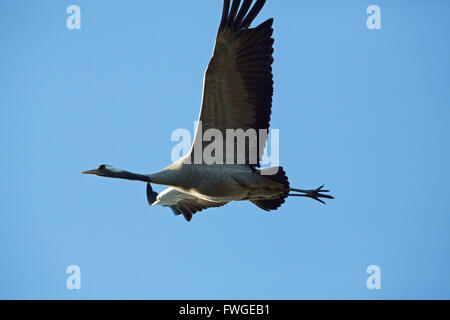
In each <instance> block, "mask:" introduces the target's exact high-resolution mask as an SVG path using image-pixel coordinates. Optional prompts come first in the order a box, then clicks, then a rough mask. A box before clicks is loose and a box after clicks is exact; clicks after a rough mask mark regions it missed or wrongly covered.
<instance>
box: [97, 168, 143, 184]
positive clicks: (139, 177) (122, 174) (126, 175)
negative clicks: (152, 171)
mask: <svg viewBox="0 0 450 320" xmlns="http://www.w3.org/2000/svg"><path fill="white" fill-rule="evenodd" d="M106 177H109V178H119V179H127V180H134V181H144V182H151V181H150V178H149V176H148V175H144V174H138V173H133V172H129V171H125V170H118V171H116V172H108V174H107V175H106Z"/></svg>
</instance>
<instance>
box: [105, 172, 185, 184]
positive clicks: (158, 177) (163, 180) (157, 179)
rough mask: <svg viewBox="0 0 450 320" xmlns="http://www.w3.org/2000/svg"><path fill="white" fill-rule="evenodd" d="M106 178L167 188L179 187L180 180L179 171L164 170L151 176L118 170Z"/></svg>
mask: <svg viewBox="0 0 450 320" xmlns="http://www.w3.org/2000/svg"><path fill="white" fill-rule="evenodd" d="M106 176H107V177H109V178H119V179H127V180H135V181H144V182H151V183H155V184H162V185H166V186H177V185H178V184H179V180H180V179H179V178H180V177H179V176H178V174H177V171H174V170H163V171H160V172H157V173H154V174H149V175H145V174H138V173H133V172H130V171H126V170H118V171H117V172H109V173H108V175H106Z"/></svg>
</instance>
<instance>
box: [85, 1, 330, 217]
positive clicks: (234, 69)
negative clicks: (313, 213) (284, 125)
mask: <svg viewBox="0 0 450 320" xmlns="http://www.w3.org/2000/svg"><path fill="white" fill-rule="evenodd" d="M265 3H266V0H256V2H255V3H253V0H243V1H242V2H241V0H232V2H231V0H224V2H223V11H222V17H221V20H220V24H219V29H218V32H217V37H216V42H215V47H214V51H213V55H212V58H211V60H210V62H209V64H208V67H207V69H206V72H205V75H204V79H203V97H202V102H201V109H200V116H199V122H198V123H199V124H198V125H197V129H196V132H195V137H194V140H193V144H192V146H191V149H190V152H188V153H187V154H186V155H185V156H184V157H181V158H180V159H178V160H177V161H174V162H173V163H172V164H170V165H169V166H167V167H166V168H165V169H163V170H161V171H158V172H156V173H153V174H137V173H133V172H130V171H126V170H122V169H118V168H115V167H113V166H110V165H106V164H102V165H100V166H99V167H97V168H96V169H93V170H88V171H83V172H82V174H94V175H97V176H102V177H108V178H119V179H127V180H134V181H142V182H146V183H147V187H146V195H147V201H148V204H149V205H150V206H155V205H161V206H165V207H169V208H170V209H171V210H172V211H173V213H174V214H175V215H183V216H184V218H185V219H186V221H191V219H192V217H193V215H194V214H195V213H197V212H200V211H202V210H204V209H208V208H215V207H222V206H224V205H226V204H227V203H230V202H232V201H250V202H251V203H253V204H254V205H256V206H257V207H258V208H260V209H262V210H264V211H273V210H277V209H278V208H279V207H280V206H281V205H282V204H283V203H284V202H285V200H286V198H288V197H307V198H311V199H314V200H317V201H319V202H321V203H323V204H325V201H324V200H323V199H334V197H333V196H331V195H330V194H329V192H330V191H329V190H325V189H324V186H323V185H322V186H320V187H319V188H316V189H296V188H291V187H290V183H289V180H288V177H287V175H286V172H285V171H284V169H283V167H281V166H278V167H274V168H261V165H260V161H261V157H262V155H263V154H264V149H265V146H266V140H267V135H259V134H256V135H255V136H254V138H255V141H251V138H249V139H247V140H244V144H241V145H240V147H242V146H244V148H239V142H238V141H236V140H238V139H236V140H235V139H234V138H233V140H232V143H231V145H228V144H227V145H226V146H222V147H220V145H218V146H219V147H217V149H216V150H215V151H214V153H211V154H214V157H215V158H214V159H215V160H217V159H218V160H219V161H213V162H212V163H211V161H206V158H205V157H202V152H205V151H206V148H208V146H210V145H209V144H205V141H204V140H205V139H204V134H205V133H207V132H208V130H209V132H211V130H215V131H213V132H215V133H218V134H222V135H223V136H225V135H226V134H227V133H228V130H230V129H233V130H234V131H235V132H237V131H238V130H241V131H240V132H250V133H252V132H256V133H257V132H261V131H266V132H267V130H268V129H269V125H270V119H271V108H272V96H273V83H274V82H273V74H272V63H273V61H274V59H273V52H274V49H273V44H274V38H273V37H272V35H273V21H274V20H273V18H270V19H268V20H266V21H264V22H262V23H261V24H259V25H257V26H256V27H251V25H252V23H253V21H254V19H255V18H256V17H257V16H258V14H259V13H260V11H261V9H262V8H263V6H264V4H265ZM252 4H253V5H252ZM200 123H201V125H200ZM244 139H245V137H244ZM214 141H215V140H214ZM212 143H213V142H211V144H212ZM198 154H200V157H197V156H198ZM220 160H222V161H220ZM225 160H226V161H225ZM230 160H231V161H230ZM151 184H159V185H165V186H168V188H167V189H165V190H163V191H162V192H161V193H159V194H158V193H157V192H155V191H153V188H152V185H151Z"/></svg>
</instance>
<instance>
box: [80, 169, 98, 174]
mask: <svg viewBox="0 0 450 320" xmlns="http://www.w3.org/2000/svg"><path fill="white" fill-rule="evenodd" d="M81 174H97V169H92V170H88V171H83V172H81Z"/></svg>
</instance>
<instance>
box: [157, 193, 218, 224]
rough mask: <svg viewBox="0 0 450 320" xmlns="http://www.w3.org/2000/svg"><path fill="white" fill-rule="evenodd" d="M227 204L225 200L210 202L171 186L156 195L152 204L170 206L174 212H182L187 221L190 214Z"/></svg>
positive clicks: (190, 217)
mask: <svg viewBox="0 0 450 320" xmlns="http://www.w3.org/2000/svg"><path fill="white" fill-rule="evenodd" d="M225 204H227V202H212V201H207V200H203V199H200V198H197V197H196V196H193V195H190V194H188V193H184V192H181V191H178V190H176V189H174V188H172V187H170V188H167V189H165V190H164V191H162V192H161V193H159V194H158V196H157V197H156V201H155V202H153V203H152V205H161V206H164V207H170V208H171V209H172V211H173V213H174V214H176V215H179V214H182V215H183V216H184V218H185V219H186V220H187V221H191V219H192V215H194V214H195V213H196V212H199V211H202V210H203V209H207V208H217V207H221V206H223V205H225Z"/></svg>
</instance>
